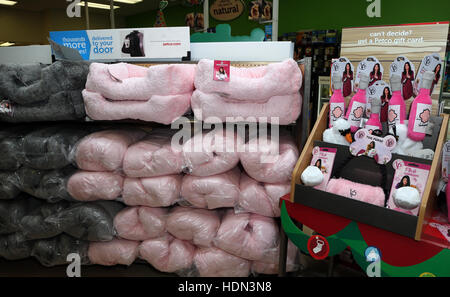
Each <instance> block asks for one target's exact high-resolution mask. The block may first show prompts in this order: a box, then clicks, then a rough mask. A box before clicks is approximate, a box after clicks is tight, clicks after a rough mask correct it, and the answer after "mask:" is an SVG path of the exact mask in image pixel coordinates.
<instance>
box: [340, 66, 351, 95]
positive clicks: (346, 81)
mask: <svg viewBox="0 0 450 297" xmlns="http://www.w3.org/2000/svg"><path fill="white" fill-rule="evenodd" d="M352 81H353V71H352V66H351V65H350V63H347V64H346V65H345V69H344V73H343V74H342V95H343V96H344V97H347V96H350V94H351V93H352Z"/></svg>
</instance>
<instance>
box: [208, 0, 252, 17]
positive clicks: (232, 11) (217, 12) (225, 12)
mask: <svg viewBox="0 0 450 297" xmlns="http://www.w3.org/2000/svg"><path fill="white" fill-rule="evenodd" d="M243 12H244V3H242V1H241V0H216V1H215V2H214V3H213V4H212V5H211V7H210V9H209V14H210V15H211V17H212V18H213V19H216V20H218V21H231V20H234V19H236V18H238V17H239V16H240V15H241V14H242V13H243Z"/></svg>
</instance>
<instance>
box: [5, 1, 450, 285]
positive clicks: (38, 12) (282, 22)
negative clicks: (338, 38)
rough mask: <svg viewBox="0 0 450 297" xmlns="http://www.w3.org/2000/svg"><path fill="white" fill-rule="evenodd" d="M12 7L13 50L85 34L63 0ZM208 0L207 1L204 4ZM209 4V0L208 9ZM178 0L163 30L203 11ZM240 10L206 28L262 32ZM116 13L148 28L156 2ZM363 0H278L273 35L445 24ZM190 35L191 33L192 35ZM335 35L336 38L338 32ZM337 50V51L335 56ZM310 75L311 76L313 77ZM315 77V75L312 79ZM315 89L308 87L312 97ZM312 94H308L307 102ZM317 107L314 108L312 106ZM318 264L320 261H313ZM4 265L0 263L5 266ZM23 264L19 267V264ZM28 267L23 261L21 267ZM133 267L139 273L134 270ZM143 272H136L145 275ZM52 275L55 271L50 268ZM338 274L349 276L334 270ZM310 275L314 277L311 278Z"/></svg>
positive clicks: (101, 23) (422, 11) (445, 17)
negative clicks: (372, 14)
mask: <svg viewBox="0 0 450 297" xmlns="http://www.w3.org/2000/svg"><path fill="white" fill-rule="evenodd" d="M18 1H19V3H18V4H17V5H15V6H12V7H9V6H3V5H0V44H2V43H5V42H9V43H11V44H14V45H16V46H20V45H34V44H48V40H47V38H48V36H49V32H50V31H66V30H85V29H86V19H85V14H84V9H81V13H82V15H81V17H80V18H77V17H74V18H69V17H68V16H67V14H66V7H67V5H68V2H66V0H18ZM206 1H208V0H206ZM214 1H215V0H209V3H210V5H211V4H212V3H213V2H214ZM92 2H97V3H104V4H108V3H109V1H108V0H92ZM182 2H183V1H181V0H169V5H168V7H167V8H165V9H164V16H165V21H166V23H167V26H185V16H186V14H188V13H191V12H194V13H195V12H199V13H202V12H203V7H202V6H201V5H197V6H193V7H187V6H185V5H182ZM243 2H244V3H245V4H246V10H245V11H244V13H243V14H242V15H241V16H239V17H238V18H236V19H234V20H232V21H229V22H222V21H217V20H215V19H213V18H212V17H209V27H215V26H217V25H218V24H222V23H226V24H229V25H230V26H231V32H232V35H249V34H250V32H251V31H252V30H253V29H255V28H261V29H262V30H264V27H265V25H266V24H259V23H258V22H255V21H250V20H248V5H249V3H250V2H251V0H243ZM118 5H120V6H121V7H120V9H116V10H115V27H116V28H139V27H152V26H153V24H154V22H155V19H156V13H157V9H158V5H159V0H143V2H141V3H138V4H135V5H128V4H123V3H118ZM368 5H369V2H367V0H345V1H335V0H316V1H309V0H308V1H307V0H280V6H279V8H280V10H279V32H278V36H279V37H280V39H283V38H284V37H285V36H286V35H287V34H289V33H293V32H298V31H312V30H337V31H338V32H339V31H340V30H341V29H342V28H346V27H359V26H379V25H395V24H406V23H422V22H434V21H449V20H450V18H449V17H450V15H449V11H450V1H449V0H428V1H423V0H389V1H387V0H382V6H381V17H379V18H369V17H368V16H367V14H366V9H367V6H368ZM89 14H90V17H89V21H90V29H91V30H92V29H108V28H110V15H109V10H103V9H94V8H90V11H89ZM192 33H194V32H192ZM338 35H339V34H338ZM338 54H339V52H337V55H338ZM313 75H314V73H313ZM318 75H320V74H319V73H316V80H317V76H318ZM315 91H317V85H316V86H315V87H314V86H313V93H314V92H315ZM317 96H318V94H313V96H312V101H314V102H315V101H316V100H317ZM316 108H317V106H316ZM319 262H320V261H319ZM6 264H7V263H2V265H6ZM24 265H25V264H24ZM26 265H28V262H27V263H26ZM315 265H319V266H320V267H319V268H320V269H316V270H317V271H320V272H323V273H326V271H327V269H328V265H327V264H326V263H324V262H320V263H315ZM14 269H15V270H18V271H20V266H17V265H15V266H11V270H14ZM114 269H115V272H116V273H117V272H119V273H123V274H124V275H125V274H126V273H127V272H125V270H123V271H122V270H121V269H122V268H114ZM136 269H143V268H142V267H138V268H136ZM148 269H149V268H147V267H146V268H145V269H144V270H142V271H140V270H139V271H138V272H136V273H137V274H140V273H141V274H142V275H143V276H144V275H148ZM54 273H55V275H58V274H59V273H61V272H60V268H54ZM337 274H340V275H345V276H347V275H349V276H353V275H354V273H353V272H347V271H343V272H338V273H337ZM311 276H315V275H311Z"/></svg>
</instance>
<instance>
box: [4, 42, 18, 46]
mask: <svg viewBox="0 0 450 297" xmlns="http://www.w3.org/2000/svg"><path fill="white" fill-rule="evenodd" d="M14 44H15V43H14V42H3V43H0V46H12V45H14Z"/></svg>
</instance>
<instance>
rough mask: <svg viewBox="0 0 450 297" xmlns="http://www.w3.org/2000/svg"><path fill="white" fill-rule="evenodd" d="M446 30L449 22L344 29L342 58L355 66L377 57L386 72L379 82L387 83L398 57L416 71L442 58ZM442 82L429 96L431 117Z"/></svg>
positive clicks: (434, 110) (436, 106)
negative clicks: (428, 60)
mask: <svg viewBox="0 0 450 297" xmlns="http://www.w3.org/2000/svg"><path fill="white" fill-rule="evenodd" d="M448 29H449V22H435V23H423V24H406V25H393V26H379V27H361V28H344V29H343V30H342V42H341V56H344V57H346V58H348V59H349V60H350V62H351V63H352V64H353V66H355V67H356V66H357V65H359V63H360V62H361V61H363V60H364V59H366V58H367V57H376V58H377V59H378V60H379V61H380V64H381V67H382V68H383V69H385V71H386V73H385V75H383V77H382V80H384V81H385V82H386V83H387V84H389V77H390V75H389V74H390V71H391V70H392V69H391V64H392V63H393V61H395V60H396V59H397V58H398V57H399V56H402V57H405V58H406V59H407V60H408V61H409V62H410V63H412V65H411V68H412V69H419V71H418V72H420V66H421V65H422V64H423V63H422V61H423V60H424V58H425V57H427V56H439V57H440V59H443V58H444V57H445V50H446V47H447V35H448ZM422 68H423V67H422ZM441 72H442V71H441ZM355 79H357V77H355ZM441 82H442V75H441V79H439V80H438V82H437V83H436V85H435V86H434V89H433V93H432V95H431V98H432V100H433V114H437V112H438V108H439V96H440V90H441ZM415 83H417V81H416V82H415ZM411 101H412V99H409V100H407V101H406V104H407V107H409V104H410V103H411Z"/></svg>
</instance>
